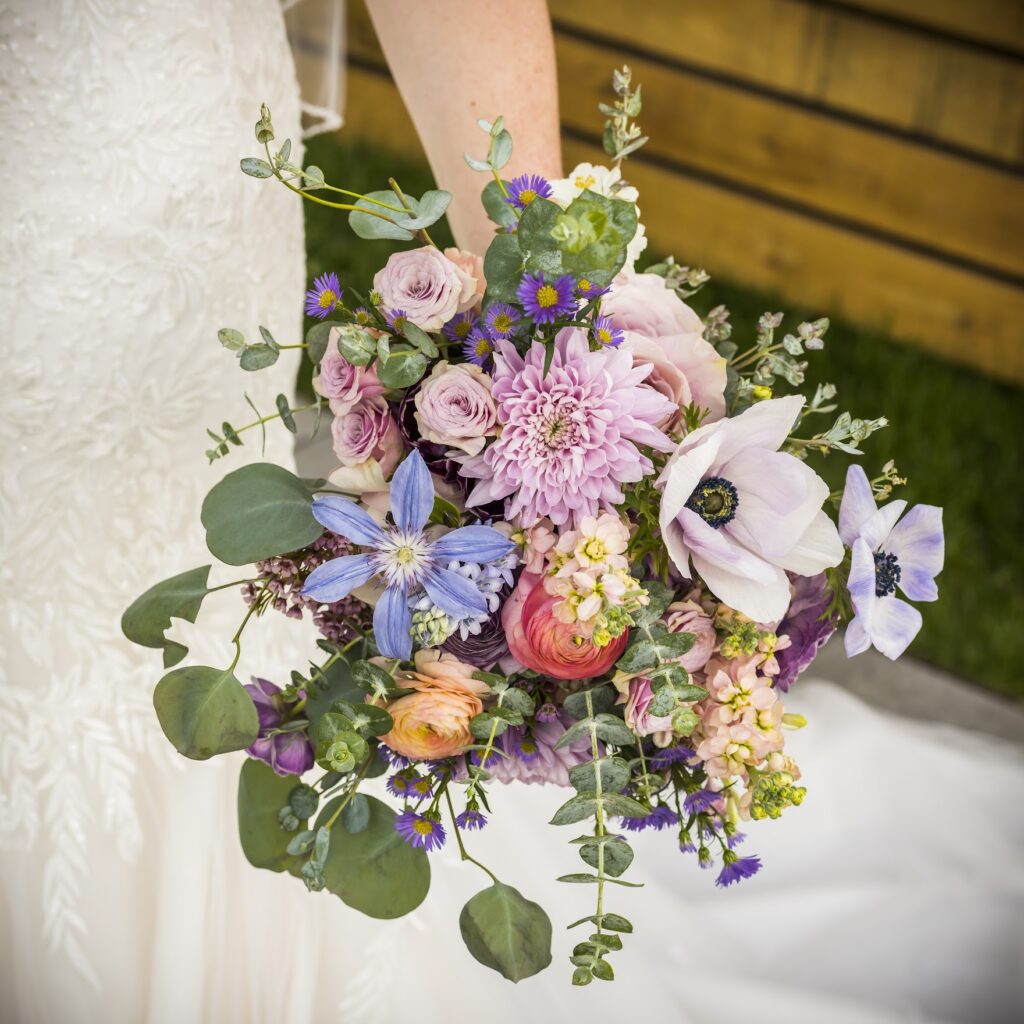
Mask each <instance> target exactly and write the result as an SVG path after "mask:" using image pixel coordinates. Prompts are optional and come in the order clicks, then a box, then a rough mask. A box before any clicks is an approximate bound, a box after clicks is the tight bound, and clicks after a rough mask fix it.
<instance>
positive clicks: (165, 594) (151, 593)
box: [121, 565, 210, 668]
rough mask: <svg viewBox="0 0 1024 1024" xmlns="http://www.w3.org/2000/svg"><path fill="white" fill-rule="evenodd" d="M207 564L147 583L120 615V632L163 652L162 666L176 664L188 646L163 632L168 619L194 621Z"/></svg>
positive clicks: (168, 626)
mask: <svg viewBox="0 0 1024 1024" xmlns="http://www.w3.org/2000/svg"><path fill="white" fill-rule="evenodd" d="M209 575H210V566H208V565H202V566H200V567H199V568H198V569H190V570H189V571H188V572H183V573H180V574H179V575H177V576H172V577H171V578H170V579H167V580H163V581H162V582H160V583H157V584H155V585H154V586H152V587H150V588H149V590H147V591H146V592H145V593H144V594H141V595H140V596H139V597H137V598H136V599H135V600H134V601H133V602H132V603H131V604H130V605H129V606H128V608H127V610H126V611H125V613H124V615H122V616H121V632H122V633H124V635H125V636H126V637H127V638H128V639H129V640H131V642H132V643H135V644H139V645H141V646H142V647H152V648H154V649H157V650H163V652H164V668H171V667H172V666H173V665H177V664H178V662H179V661H181V659H182V658H184V657H185V655H186V654H188V648H187V647H186V646H185V645H184V644H180V643H178V642H177V641H176V640H169V639H168V638H167V637H166V636H165V635H164V634H165V631H166V630H168V629H170V628H171V619H172V618H175V619H182V620H184V621H185V622H195V621H196V616H198V614H199V608H200V606H201V605H202V603H203V598H204V597H206V595H207V594H208V593H209V590H208V589H207V586H206V584H207V580H208V579H209Z"/></svg>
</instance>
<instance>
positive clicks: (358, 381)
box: [313, 331, 384, 416]
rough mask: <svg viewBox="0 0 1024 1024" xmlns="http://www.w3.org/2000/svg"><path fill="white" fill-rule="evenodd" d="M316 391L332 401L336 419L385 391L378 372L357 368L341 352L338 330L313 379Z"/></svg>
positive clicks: (331, 337) (332, 409)
mask: <svg viewBox="0 0 1024 1024" xmlns="http://www.w3.org/2000/svg"><path fill="white" fill-rule="evenodd" d="M313 388H314V390H315V391H316V392H317V393H318V394H320V395H322V396H323V397H324V398H326V399H327V400H328V401H329V402H330V406H331V412H333V413H334V415H335V416H340V415H342V414H343V413H346V412H348V410H349V409H351V408H352V406H354V405H355V404H356V403H357V402H359V401H360V400H361V399H363V398H375V397H376V396H377V395H380V394H383V392H384V385H383V384H381V382H380V381H379V380H378V379H377V371H376V370H373V369H369V370H368V369H366V368H365V367H362V366H353V365H352V363H350V362H349V361H348V360H347V359H346V358H345V357H344V356H343V355H342V354H341V353H340V352H339V351H338V348H337V345H336V344H335V332H334V331H331V336H330V340H329V342H328V345H327V351H326V352H324V357H323V359H321V360H320V372H319V373H318V374H317V375H316V376H315V377H314V378H313Z"/></svg>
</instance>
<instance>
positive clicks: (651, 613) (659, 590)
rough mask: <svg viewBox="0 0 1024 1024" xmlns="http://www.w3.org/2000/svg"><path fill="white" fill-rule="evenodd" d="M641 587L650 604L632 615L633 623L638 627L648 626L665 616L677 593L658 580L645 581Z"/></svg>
mask: <svg viewBox="0 0 1024 1024" xmlns="http://www.w3.org/2000/svg"><path fill="white" fill-rule="evenodd" d="M641 586H642V587H643V588H644V590H646V591H647V598H648V603H647V604H646V605H644V607H643V608H638V609H637V610H636V611H635V612H633V613H632V614H633V621H634V622H635V623H636V624H637V625H638V626H647V625H649V624H650V623H652V622H656V621H657V620H658V619H660V618H661V617H662V615H664V614H665V609H666V608H667V607H668V606H669V605H670V604H671V603H672V599H673V598H674V597H675V596H676V592H675V590H674V589H673V588H672V587H667V586H665V584H664V583H660V582H658V580H644V581H643V583H642V584H641Z"/></svg>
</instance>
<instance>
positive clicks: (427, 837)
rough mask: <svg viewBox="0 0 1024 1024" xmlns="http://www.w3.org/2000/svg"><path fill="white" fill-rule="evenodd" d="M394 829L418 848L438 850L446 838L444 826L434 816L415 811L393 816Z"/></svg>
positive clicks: (428, 851)
mask: <svg viewBox="0 0 1024 1024" xmlns="http://www.w3.org/2000/svg"><path fill="white" fill-rule="evenodd" d="M395 831H396V832H397V833H398V834H399V835H400V836H401V837H402V838H403V839H404V840H405V841H406V842H407V843H408V844H409V845H410V846H415V847H416V848H417V849H419V850H426V851H427V853H430V851H431V850H439V849H440V848H441V847H442V846H444V841H445V839H446V838H447V836H446V835H445V831H444V826H443V825H442V824H441V822H439V821H438V820H437V819H436V818H431V817H428V816H427V815H425V814H417V813H416V812H415V811H405V812H403V813H402V814H400V815H398V817H397V818H395Z"/></svg>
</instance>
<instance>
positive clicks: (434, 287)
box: [373, 246, 477, 331]
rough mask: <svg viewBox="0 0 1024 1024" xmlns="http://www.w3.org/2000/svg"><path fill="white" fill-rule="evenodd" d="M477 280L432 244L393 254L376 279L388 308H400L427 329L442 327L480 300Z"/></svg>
mask: <svg viewBox="0 0 1024 1024" xmlns="http://www.w3.org/2000/svg"><path fill="white" fill-rule="evenodd" d="M476 287H477V282H476V279H475V278H473V277H470V275H469V274H467V273H466V272H465V271H464V270H463V269H462V268H461V267H459V266H458V265H457V264H455V263H453V262H452V261H451V260H450V259H448V257H447V256H445V255H444V253H442V252H440V251H438V250H437V249H435V248H433V247H432V246H426V247H424V248H422V249H406V250H404V251H403V252H396V253H392V255H391V256H390V257H389V258H388V261H387V263H386V264H385V265H384V267H383V269H381V270H378V271H377V273H376V275H375V276H374V278H373V288H374V291H376V292H379V293H380V296H381V306H382V308H383V309H385V310H392V309H400V310H402V312H403V314H404V315H405V318H406V319H407V320H408V321H409V322H410V323H414V324H415V325H416V326H417V327H420V328H422V329H423V330H424V331H438V330H440V329H441V328H442V327H443V326H444V325H445V324H446V323H447V322H448V321H449V320H451V318H452V317H453V316H455V314H456V313H461V312H463V311H464V310H466V309H469V308H470V306H472V305H473V303H474V302H475V301H476Z"/></svg>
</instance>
